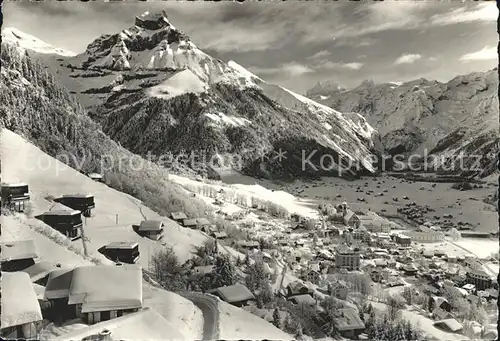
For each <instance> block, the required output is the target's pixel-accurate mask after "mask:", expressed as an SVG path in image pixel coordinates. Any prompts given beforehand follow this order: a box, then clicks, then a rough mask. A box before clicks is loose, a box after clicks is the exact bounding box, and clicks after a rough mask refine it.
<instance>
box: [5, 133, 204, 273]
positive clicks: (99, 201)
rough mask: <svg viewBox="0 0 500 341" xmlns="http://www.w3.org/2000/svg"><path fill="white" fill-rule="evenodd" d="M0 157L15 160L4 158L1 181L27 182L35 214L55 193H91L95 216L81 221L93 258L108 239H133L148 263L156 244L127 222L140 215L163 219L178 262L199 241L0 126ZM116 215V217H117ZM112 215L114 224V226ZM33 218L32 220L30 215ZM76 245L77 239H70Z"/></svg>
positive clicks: (197, 234) (199, 237) (138, 219)
mask: <svg viewBox="0 0 500 341" xmlns="http://www.w3.org/2000/svg"><path fill="white" fill-rule="evenodd" d="M1 142H2V158H3V159H4V160H17V162H5V163H4V164H3V167H2V180H3V181H7V182H18V181H21V179H22V181H23V182H26V183H28V184H29V186H30V192H31V197H32V200H31V202H32V205H33V208H32V209H33V214H34V215H38V214H41V213H43V212H45V211H46V210H48V209H50V207H51V206H52V205H53V203H51V202H49V201H47V200H46V199H45V198H46V197H47V196H53V197H57V196H58V195H61V194H71V193H91V194H93V195H94V197H95V202H96V208H95V210H94V212H95V214H94V216H93V217H91V218H87V219H86V225H85V233H86V236H87V237H88V238H89V239H90V242H89V243H88V248H89V252H90V253H91V254H93V255H95V256H99V255H100V254H99V253H98V252H97V249H99V248H101V247H102V246H104V245H105V244H107V243H110V242H113V241H136V242H138V243H139V249H140V252H141V259H140V263H141V265H142V266H143V267H145V268H148V266H149V255H150V254H152V253H153V252H155V250H159V249H161V248H162V245H161V244H159V243H156V242H154V241H152V240H149V239H147V238H141V237H139V236H138V235H137V234H136V233H135V232H134V231H133V230H132V224H139V223H140V222H141V221H142V220H144V217H147V218H148V219H150V220H152V219H159V220H162V221H164V223H165V225H166V226H165V239H164V240H165V243H166V245H169V246H172V247H173V249H174V250H175V252H176V254H177V255H178V257H179V259H180V261H181V262H183V261H185V260H187V259H188V258H190V257H191V251H193V247H194V246H197V245H203V243H204V241H205V240H206V238H207V237H206V236H205V235H204V234H202V233H200V232H198V231H194V230H190V229H185V228H182V227H180V226H179V225H178V224H176V223H174V222H173V221H171V220H170V219H168V218H165V217H161V216H159V215H158V214H157V213H155V212H153V211H151V210H150V209H149V208H147V207H145V206H144V205H143V204H142V203H141V202H140V201H139V200H137V199H135V198H133V197H131V196H129V195H126V194H123V193H121V192H118V191H116V190H114V189H111V188H109V187H107V186H106V185H104V184H102V183H97V182H95V181H93V180H91V179H90V178H88V177H86V176H85V175H83V174H80V173H79V172H77V171H76V170H74V169H72V168H69V167H68V166H66V165H65V164H63V163H62V162H60V161H57V160H56V159H54V158H52V157H50V156H48V155H46V154H45V153H43V152H42V151H40V149H38V148H36V147H35V146H33V145H32V144H31V143H29V142H27V141H25V140H24V139H23V138H21V137H20V136H18V135H16V134H14V133H12V132H11V131H9V130H7V129H3V130H2V136H1ZM117 215H118V217H117ZM117 218H118V224H117ZM32 221H35V222H36V220H35V219H32ZM74 244H75V247H78V248H82V244H81V241H77V242H75V243H74Z"/></svg>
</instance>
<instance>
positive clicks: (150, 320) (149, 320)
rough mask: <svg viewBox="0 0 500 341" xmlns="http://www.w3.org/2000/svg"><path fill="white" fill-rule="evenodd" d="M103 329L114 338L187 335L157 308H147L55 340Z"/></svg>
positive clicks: (154, 340) (155, 339)
mask: <svg viewBox="0 0 500 341" xmlns="http://www.w3.org/2000/svg"><path fill="white" fill-rule="evenodd" d="M103 330H108V331H110V332H111V338H112V339H113V340H148V341H163V340H185V339H186V337H185V336H184V335H182V334H181V333H180V332H179V328H178V326H174V325H172V324H171V323H170V321H168V320H167V319H165V318H164V317H163V316H161V315H160V314H158V313H157V312H156V311H155V310H153V309H150V308H145V309H144V310H141V311H138V312H136V313H132V314H127V315H124V316H121V317H118V318H114V319H112V320H109V321H105V322H101V323H97V324H94V325H92V326H88V327H85V328H82V329H78V330H75V331H73V332H70V333H67V334H63V335H60V336H58V337H55V338H53V340H65V341H74V340H82V339H85V338H87V337H90V336H95V335H98V334H99V333H100V332H102V331H103Z"/></svg>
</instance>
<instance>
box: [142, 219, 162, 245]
mask: <svg viewBox="0 0 500 341" xmlns="http://www.w3.org/2000/svg"><path fill="white" fill-rule="evenodd" d="M164 227H165V224H163V222H162V221H159V220H143V221H141V225H139V228H138V233H139V234H140V235H141V236H143V237H146V238H149V239H152V240H160V239H161V238H162V237H163V229H164Z"/></svg>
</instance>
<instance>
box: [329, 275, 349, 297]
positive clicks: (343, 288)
mask: <svg viewBox="0 0 500 341" xmlns="http://www.w3.org/2000/svg"><path fill="white" fill-rule="evenodd" d="M330 289H331V295H333V296H334V297H336V298H338V299H340V300H346V299H347V294H348V292H349V289H348V287H347V284H346V282H345V281H342V280H335V281H332V282H331V287H330Z"/></svg>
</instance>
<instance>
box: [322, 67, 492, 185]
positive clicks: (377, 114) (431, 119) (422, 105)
mask: <svg viewBox="0 0 500 341" xmlns="http://www.w3.org/2000/svg"><path fill="white" fill-rule="evenodd" d="M497 87H498V79H497V72H496V69H493V70H490V71H487V72H474V73H470V74H467V75H459V76H456V77H454V78H453V79H451V80H450V81H448V82H438V81H431V80H427V79H417V80H412V81H408V82H405V83H401V84H396V83H382V84H375V83H374V82H367V81H365V82H363V83H362V84H361V85H360V86H358V87H356V88H354V89H351V90H347V91H344V92H342V93H335V92H331V91H329V90H328V89H325V91H320V90H318V88H319V87H318V86H317V87H316V88H315V91H316V93H317V94H316V95H315V97H314V98H315V99H316V100H317V101H319V102H321V103H323V104H324V105H328V106H330V107H332V108H335V109H337V110H341V111H345V112H357V113H359V114H360V115H362V116H363V117H365V119H366V120H367V121H368V122H369V123H370V124H371V125H372V126H374V127H375V128H376V129H377V130H378V131H379V133H380V135H381V139H382V141H383V145H384V149H385V150H386V151H387V152H388V153H389V154H392V155H395V154H405V155H407V156H408V155H410V154H411V153H414V154H417V155H424V154H426V153H427V154H428V155H434V156H439V157H443V158H449V159H450V160H447V161H445V162H443V163H442V166H445V165H448V166H450V165H451V164H450V162H451V163H454V164H455V163H457V162H459V159H460V156H459V154H460V153H461V152H463V153H464V154H465V155H484V156H485V157H484V158H483V159H482V162H483V166H482V167H484V169H482V170H481V169H480V170H478V173H479V174H481V176H487V175H488V174H489V173H491V172H492V171H493V169H494V163H495V162H496V156H493V154H494V149H495V148H496V147H495V145H496V144H497V143H498V131H497V130H498V129H496V128H495V127H498V98H497V97H498V96H497V93H496V89H497ZM495 129H496V130H495ZM465 163H466V164H467V165H468V166H467V167H466V168H467V169H465V170H463V171H464V172H468V171H469V169H468V167H469V166H472V163H473V162H472V161H465ZM436 165H437V164H436ZM437 168H438V169H442V168H445V167H441V166H439V167H437ZM453 168H454V167H453Z"/></svg>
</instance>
